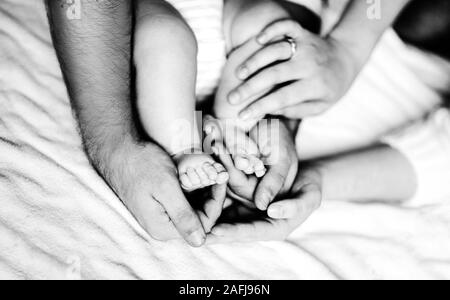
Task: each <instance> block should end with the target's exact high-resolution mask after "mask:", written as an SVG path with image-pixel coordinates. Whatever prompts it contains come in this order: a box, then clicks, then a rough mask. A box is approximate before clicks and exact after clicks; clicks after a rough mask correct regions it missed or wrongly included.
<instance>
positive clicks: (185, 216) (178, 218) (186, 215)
mask: <svg viewBox="0 0 450 300" xmlns="http://www.w3.org/2000/svg"><path fill="white" fill-rule="evenodd" d="M173 219H174V221H175V222H176V223H177V224H182V225H185V224H189V223H190V222H191V221H192V215H191V213H190V212H189V211H187V210H186V209H180V210H178V211H177V212H175V213H174V216H173Z"/></svg>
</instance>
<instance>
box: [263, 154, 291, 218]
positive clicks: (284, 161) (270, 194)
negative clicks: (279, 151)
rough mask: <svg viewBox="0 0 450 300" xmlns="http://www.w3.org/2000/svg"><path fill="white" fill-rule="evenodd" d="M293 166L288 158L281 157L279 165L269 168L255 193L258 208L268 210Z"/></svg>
mask: <svg viewBox="0 0 450 300" xmlns="http://www.w3.org/2000/svg"><path fill="white" fill-rule="evenodd" d="M290 170H291V164H290V160H289V159H288V158H287V157H279V160H278V163H276V164H274V165H272V166H270V167H269V170H268V171H267V174H266V175H265V176H264V177H263V179H262V180H261V182H260V183H259V185H258V187H257V188H256V192H255V204H256V207H257V208H258V209H260V210H262V211H265V210H267V207H268V206H269V204H270V203H271V202H272V201H273V200H274V199H275V198H276V197H277V196H278V195H279V194H280V192H281V191H282V189H283V188H284V186H285V182H286V179H287V177H288V175H289V173H290Z"/></svg>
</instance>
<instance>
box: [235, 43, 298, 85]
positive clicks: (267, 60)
mask: <svg viewBox="0 0 450 300" xmlns="http://www.w3.org/2000/svg"><path fill="white" fill-rule="evenodd" d="M292 55H293V53H292V45H291V44H290V43H289V42H287V41H280V42H278V43H273V44H271V45H268V46H267V47H265V48H263V49H261V50H260V51H258V52H256V54H254V55H253V56H251V57H250V58H249V59H248V60H247V61H245V62H244V63H243V64H242V65H241V66H240V67H239V68H238V70H237V76H238V78H239V79H241V80H245V79H247V78H248V77H250V76H251V75H253V74H255V73H256V72H258V71H260V70H262V69H263V68H265V67H267V66H269V65H272V64H274V63H276V62H278V61H283V60H289V59H290V58H292Z"/></svg>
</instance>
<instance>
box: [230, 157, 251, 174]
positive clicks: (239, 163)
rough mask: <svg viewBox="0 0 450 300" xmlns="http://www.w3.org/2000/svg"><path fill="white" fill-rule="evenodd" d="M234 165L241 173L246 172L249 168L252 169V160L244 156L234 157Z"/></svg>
mask: <svg viewBox="0 0 450 300" xmlns="http://www.w3.org/2000/svg"><path fill="white" fill-rule="evenodd" d="M234 165H235V166H236V168H237V169H238V170H240V171H243V172H245V171H246V170H248V169H249V168H251V167H252V166H251V164H250V160H249V159H248V158H246V157H243V156H235V157H234Z"/></svg>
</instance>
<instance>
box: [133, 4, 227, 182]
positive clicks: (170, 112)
mask: <svg viewBox="0 0 450 300" xmlns="http://www.w3.org/2000/svg"><path fill="white" fill-rule="evenodd" d="M138 3H140V4H139V6H138V18H137V24H136V41H135V53H134V58H135V63H136V69H137V93H138V110H139V114H140V118H141V121H142V124H143V126H144V129H145V130H146V132H147V133H148V135H149V136H150V137H151V138H152V139H154V140H155V141H156V142H157V143H159V144H160V145H161V146H162V147H163V148H164V149H165V150H166V151H167V152H169V154H171V155H172V156H174V158H175V162H176V163H177V166H178V173H179V176H180V181H181V182H182V185H183V187H184V188H185V189H186V190H188V191H191V190H194V189H198V188H203V187H206V186H210V185H213V184H217V183H219V184H220V183H223V182H224V181H226V180H227V178H228V175H227V173H226V172H225V169H224V168H223V167H221V165H218V164H216V163H215V162H214V160H213V159H212V157H211V156H210V155H207V154H205V153H203V151H202V141H201V138H200V130H199V127H198V122H197V117H196V114H195V104H196V98H195V81H196V75H197V74H196V70H197V63H196V57H197V43H196V39H195V36H194V34H193V33H192V31H191V29H190V28H189V26H188V25H187V24H186V23H185V22H184V20H183V19H182V18H181V16H179V14H178V13H177V12H176V11H175V10H174V8H173V7H171V6H170V5H169V4H164V5H163V4H161V5H158V6H154V5H153V6H152V5H151V3H152V2H150V1H139V2H138Z"/></svg>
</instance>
